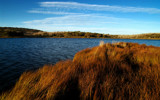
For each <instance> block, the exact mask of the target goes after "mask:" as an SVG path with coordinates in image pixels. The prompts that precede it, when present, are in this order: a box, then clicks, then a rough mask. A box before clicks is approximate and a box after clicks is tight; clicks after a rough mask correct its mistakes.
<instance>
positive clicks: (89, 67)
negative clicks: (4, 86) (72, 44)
mask: <svg viewBox="0 0 160 100" xmlns="http://www.w3.org/2000/svg"><path fill="white" fill-rule="evenodd" d="M102 44H103V43H102ZM159 77H160V47H153V46H146V45H139V44H137V43H123V42H120V43H113V44H103V45H100V46H97V47H93V48H87V49H85V50H82V51H80V52H78V53H77V54H76V55H75V56H74V58H73V60H66V61H60V62H58V63H57V64H55V65H54V66H51V65H45V66H44V67H42V68H40V69H38V70H36V71H34V72H33V71H30V72H24V73H23V74H22V75H21V77H20V79H19V81H18V82H17V83H16V85H15V87H14V88H13V89H12V90H11V91H8V92H7V93H3V94H2V95H1V96H0V98H1V100H21V99H23V100H34V99H36V100H63V99H67V100H80V99H82V100H104V99H107V100H117V99H123V100H142V99H143V100H158V99H159V98H160V78H159Z"/></svg>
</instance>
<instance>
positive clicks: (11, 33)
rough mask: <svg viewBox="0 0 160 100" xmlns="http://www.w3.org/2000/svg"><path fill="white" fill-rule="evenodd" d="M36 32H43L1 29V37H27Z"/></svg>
mask: <svg viewBox="0 0 160 100" xmlns="http://www.w3.org/2000/svg"><path fill="white" fill-rule="evenodd" d="M36 32H42V31H40V30H36V29H27V28H13V27H0V37H25V36H30V35H32V34H33V33H36Z"/></svg>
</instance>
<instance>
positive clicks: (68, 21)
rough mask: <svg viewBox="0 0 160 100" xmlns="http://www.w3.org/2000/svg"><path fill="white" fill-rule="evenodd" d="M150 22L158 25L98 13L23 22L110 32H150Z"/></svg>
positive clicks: (47, 27)
mask: <svg viewBox="0 0 160 100" xmlns="http://www.w3.org/2000/svg"><path fill="white" fill-rule="evenodd" d="M151 23H152V24H155V25H157V27H158V26H159V24H158V23H155V22H142V21H135V20H130V19H124V18H116V17H110V16H106V15H98V14H79V15H64V16H61V17H50V18H45V19H41V20H31V21H26V22H24V24H25V25H26V26H28V27H31V28H35V29H41V30H44V31H86V32H98V33H110V34H136V33H145V32H151V31H150V30H149V29H154V27H152V26H149V25H151ZM146 26H148V27H146ZM155 31H156V29H155Z"/></svg>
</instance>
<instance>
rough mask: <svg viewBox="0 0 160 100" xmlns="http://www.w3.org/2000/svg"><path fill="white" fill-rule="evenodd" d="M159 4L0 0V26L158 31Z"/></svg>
mask: <svg viewBox="0 0 160 100" xmlns="http://www.w3.org/2000/svg"><path fill="white" fill-rule="evenodd" d="M159 5H160V1H159V0H49V1H48V0H0V26H1V27H25V28H34V29H40V30H44V31H49V32H52V31H86V32H98V33H107V34H108V33H109V34H139V33H151V32H160V6H159Z"/></svg>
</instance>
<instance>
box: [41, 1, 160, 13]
mask: <svg viewBox="0 0 160 100" xmlns="http://www.w3.org/2000/svg"><path fill="white" fill-rule="evenodd" d="M40 6H41V7H54V8H66V9H80V10H94V11H112V12H142V13H160V9H157V8H141V7H125V6H111V5H96V4H86V3H78V2H40Z"/></svg>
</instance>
